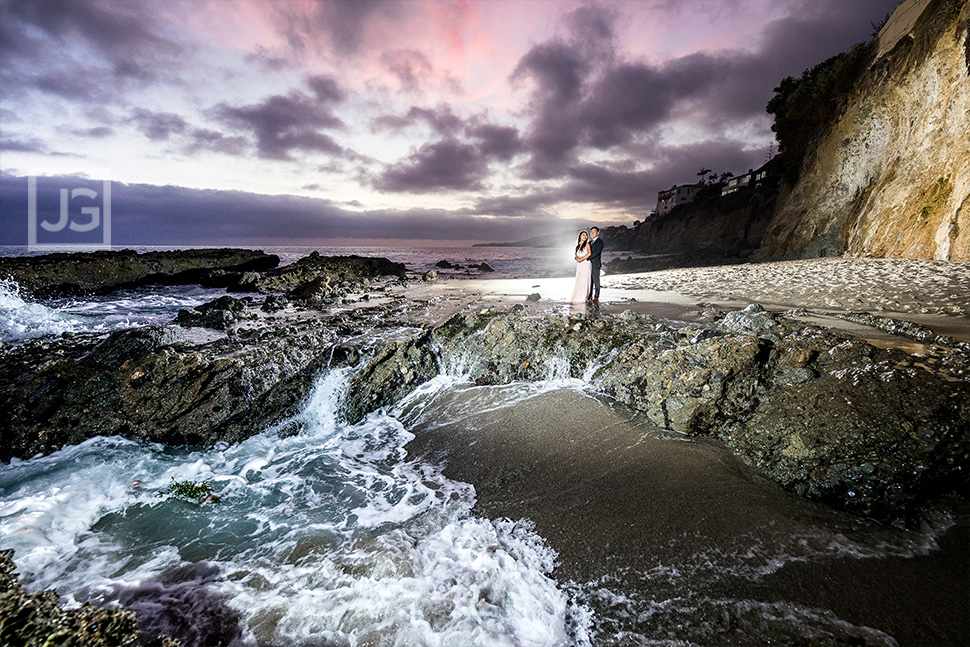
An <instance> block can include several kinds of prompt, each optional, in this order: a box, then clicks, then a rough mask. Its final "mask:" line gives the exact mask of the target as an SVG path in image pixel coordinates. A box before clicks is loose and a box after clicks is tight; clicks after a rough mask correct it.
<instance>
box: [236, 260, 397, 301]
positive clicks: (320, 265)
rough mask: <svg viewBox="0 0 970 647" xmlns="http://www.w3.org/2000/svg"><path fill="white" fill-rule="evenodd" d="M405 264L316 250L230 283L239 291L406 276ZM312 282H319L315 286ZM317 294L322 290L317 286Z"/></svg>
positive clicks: (297, 289)
mask: <svg viewBox="0 0 970 647" xmlns="http://www.w3.org/2000/svg"><path fill="white" fill-rule="evenodd" d="M404 269H405V268H404V265H403V264H402V263H394V262H391V261H389V260H387V259H386V258H365V257H363V256H320V254H319V253H318V252H313V253H311V254H310V255H309V256H305V257H303V258H301V259H300V260H298V261H297V262H295V263H291V264H290V265H285V266H283V267H280V268H277V269H274V270H269V271H266V272H247V273H245V274H243V275H242V276H240V277H239V280H238V281H237V282H236V283H235V284H232V285H230V286H229V289H230V290H233V291H237V292H261V293H264V294H265V293H268V292H289V293H298V292H300V291H301V290H304V289H308V290H314V289H317V288H319V287H320V286H322V285H324V284H326V285H330V286H337V285H345V284H348V283H354V282H356V283H361V282H366V281H370V280H372V279H375V278H378V277H380V276H388V275H390V276H397V277H402V276H404ZM311 284H313V285H314V286H316V288H314V287H312V286H311ZM317 294H319V290H318V289H317Z"/></svg>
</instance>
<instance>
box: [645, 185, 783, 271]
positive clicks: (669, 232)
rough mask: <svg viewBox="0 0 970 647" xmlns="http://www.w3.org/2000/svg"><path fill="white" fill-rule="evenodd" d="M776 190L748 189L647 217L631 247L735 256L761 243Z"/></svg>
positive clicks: (668, 251) (773, 206)
mask: <svg viewBox="0 0 970 647" xmlns="http://www.w3.org/2000/svg"><path fill="white" fill-rule="evenodd" d="M776 198H777V191H776V190H775V189H774V188H771V189H763V190H761V189H759V190H751V189H745V190H742V191H738V192H737V193H735V194H733V195H731V196H726V197H723V198H713V199H708V200H701V199H698V200H695V201H694V202H691V203H688V204H685V205H681V206H678V207H677V208H676V209H674V210H673V211H671V212H670V213H669V214H667V215H666V216H660V217H654V218H648V219H647V220H646V221H644V222H643V224H641V225H640V226H639V227H638V228H637V229H636V233H635V234H634V236H633V240H632V241H631V242H630V244H629V247H630V248H631V249H635V250H637V251H639V252H643V253H650V254H671V253H685V252H712V253H715V254H726V255H729V256H736V255H738V254H739V253H742V252H744V251H745V250H749V251H750V250H754V249H757V248H758V246H759V244H760V243H761V239H762V236H763V235H764V233H765V229H766V228H767V227H768V222H769V220H770V217H771V213H772V212H773V211H774V208H775V200H776Z"/></svg>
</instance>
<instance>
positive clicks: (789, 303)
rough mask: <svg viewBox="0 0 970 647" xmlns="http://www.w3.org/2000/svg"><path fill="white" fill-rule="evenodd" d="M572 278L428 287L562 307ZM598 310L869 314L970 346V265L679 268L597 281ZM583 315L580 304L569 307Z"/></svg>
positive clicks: (856, 262) (888, 262) (845, 262)
mask: <svg viewBox="0 0 970 647" xmlns="http://www.w3.org/2000/svg"><path fill="white" fill-rule="evenodd" d="M572 282H573V279H572V278H556V279H494V280H480V279H473V280H461V281H456V280H451V281H445V282H442V283H441V284H439V285H438V286H436V287H435V288H434V291H435V292H437V293H441V294H447V295H452V296H453V295H463V296H469V295H472V294H476V293H477V294H479V295H480V296H481V297H482V298H483V299H486V300H492V301H514V302H522V301H523V300H524V299H525V298H527V297H528V296H529V295H531V294H538V295H539V296H540V301H539V304H543V305H545V306H549V305H556V304H562V305H569V304H566V303H565V300H566V298H568V294H569V292H570V291H571V289H572ZM601 296H602V303H601V305H600V308H601V309H602V310H603V311H605V312H612V311H617V310H624V309H633V310H636V311H638V312H641V313H647V314H653V315H654V316H658V317H664V318H670V319H678V318H680V319H685V320H688V321H691V320H694V319H695V318H696V316H697V314H698V313H699V311H700V310H701V309H703V308H704V307H706V306H708V305H714V306H716V307H718V308H721V309H735V308H741V307H744V306H746V305H748V304H750V303H759V304H761V305H763V306H764V307H765V308H767V309H768V310H771V311H774V312H784V311H787V310H791V309H799V310H805V311H807V315H808V316H809V317H810V318H811V315H817V318H818V322H819V323H825V324H828V325H831V326H833V327H838V328H841V329H846V330H849V331H852V332H858V330H857V329H856V328H855V327H853V326H851V325H848V324H846V323H845V322H844V321H841V320H838V319H835V318H834V317H832V315H839V314H846V313H857V312H868V313H871V314H873V315H877V316H880V317H891V318H894V319H900V320H904V321H912V322H914V323H918V324H920V325H923V326H926V327H927V328H930V329H931V330H933V331H934V332H936V333H937V334H942V335H947V336H950V337H954V338H956V339H959V340H962V341H970V263H968V262H962V261H936V260H929V259H879V258H820V259H807V260H795V261H776V262H769V263H751V264H746V265H723V266H716V267H702V268H682V269H671V270H662V271H657V272H645V273H639V274H617V275H609V274H606V275H604V276H603V292H602V295H601ZM571 307H572V308H573V309H574V310H578V311H585V310H586V305H585V304H577V305H572V306H571Z"/></svg>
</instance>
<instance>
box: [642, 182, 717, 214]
mask: <svg viewBox="0 0 970 647" xmlns="http://www.w3.org/2000/svg"><path fill="white" fill-rule="evenodd" d="M706 186H707V185H706V184H679V185H675V186H672V187H670V188H669V189H667V190H665V191H660V192H659V193H657V209H656V211H655V213H656V215H658V216H665V215H667V214H668V213H670V210H671V209H673V208H674V207H676V206H677V205H679V204H687V203H688V202H691V201H693V199H694V198H695V197H697V192H698V191H700V190H701V189H703V188H704V187H706Z"/></svg>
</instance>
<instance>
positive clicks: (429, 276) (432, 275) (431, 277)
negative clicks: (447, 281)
mask: <svg viewBox="0 0 970 647" xmlns="http://www.w3.org/2000/svg"><path fill="white" fill-rule="evenodd" d="M421 280H422V281H424V282H425V283H434V282H435V281H437V280H438V273H437V272H435V271H434V270H428V271H427V272H425V273H424V274H422V275H421Z"/></svg>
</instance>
